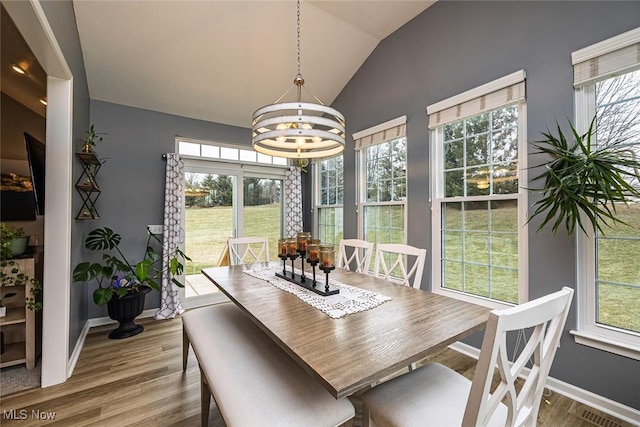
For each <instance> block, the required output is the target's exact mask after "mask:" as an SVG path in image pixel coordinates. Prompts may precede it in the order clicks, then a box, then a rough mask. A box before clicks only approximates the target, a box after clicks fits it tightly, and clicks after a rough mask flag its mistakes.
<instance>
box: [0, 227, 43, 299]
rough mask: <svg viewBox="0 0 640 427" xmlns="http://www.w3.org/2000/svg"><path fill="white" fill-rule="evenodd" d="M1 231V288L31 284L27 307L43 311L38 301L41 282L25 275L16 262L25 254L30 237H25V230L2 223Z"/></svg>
mask: <svg viewBox="0 0 640 427" xmlns="http://www.w3.org/2000/svg"><path fill="white" fill-rule="evenodd" d="M0 231H1V232H2V236H1V238H0V246H1V253H0V287H9V286H25V285H27V284H31V293H30V295H27V296H26V300H25V305H26V306H27V308H28V309H29V310H33V311H37V310H41V309H42V303H41V302H40V301H37V299H36V296H37V295H38V293H39V292H40V291H41V290H42V286H41V284H40V281H39V280H37V279H35V278H32V277H29V276H28V275H27V274H25V273H24V272H23V271H22V270H21V269H20V266H19V265H18V263H17V262H16V261H15V258H16V257H17V256H20V255H22V254H24V253H25V251H26V245H27V242H28V240H29V237H28V236H26V235H25V233H24V229H22V228H19V227H11V226H8V225H6V224H5V223H4V222H3V223H0ZM12 296H13V295H12ZM5 298H6V296H5ZM0 305H1V304H0Z"/></svg>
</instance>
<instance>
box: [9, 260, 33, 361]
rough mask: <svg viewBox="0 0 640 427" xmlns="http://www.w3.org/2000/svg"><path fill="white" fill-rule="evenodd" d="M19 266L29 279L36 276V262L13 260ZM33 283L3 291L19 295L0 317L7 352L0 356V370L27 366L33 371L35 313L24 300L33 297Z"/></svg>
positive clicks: (12, 299)
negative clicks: (7, 367)
mask: <svg viewBox="0 0 640 427" xmlns="http://www.w3.org/2000/svg"><path fill="white" fill-rule="evenodd" d="M13 261H15V263H16V264H17V265H16V267H18V268H19V269H20V271H22V272H23V273H24V274H26V275H27V276H29V277H35V259H34V258H23V259H14V260H13ZM4 268H5V273H7V274H10V273H9V271H7V270H10V269H11V268H12V267H11V266H7V267H4ZM31 288H32V285H31V283H28V284H27V285H23V286H11V287H8V286H5V287H2V291H3V292H9V289H11V292H16V294H17V295H15V296H14V297H11V298H10V299H7V300H6V301H5V305H6V306H7V314H6V315H5V316H4V317H0V330H1V331H2V333H3V334H4V352H3V353H2V354H0V368H4V367H5V366H13V365H20V364H22V363H24V364H25V365H26V367H27V369H33V368H34V366H35V363H36V357H35V353H36V352H35V313H34V312H33V311H32V310H29V309H28V308H27V307H26V305H25V297H27V296H31Z"/></svg>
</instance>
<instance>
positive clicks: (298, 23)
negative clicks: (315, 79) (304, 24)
mask: <svg viewBox="0 0 640 427" xmlns="http://www.w3.org/2000/svg"><path fill="white" fill-rule="evenodd" d="M297 25H298V77H300V76H301V74H300V0H298V22H297Z"/></svg>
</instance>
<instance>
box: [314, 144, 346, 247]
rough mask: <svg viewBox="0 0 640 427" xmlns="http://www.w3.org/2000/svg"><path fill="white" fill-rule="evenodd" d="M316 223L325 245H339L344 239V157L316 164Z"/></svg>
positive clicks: (319, 236) (319, 235)
mask: <svg viewBox="0 0 640 427" xmlns="http://www.w3.org/2000/svg"><path fill="white" fill-rule="evenodd" d="M314 171H315V179H314V182H315V183H316V192H315V194H316V199H315V200H316V221H315V223H316V224H318V238H319V239H320V240H322V242H323V243H329V244H334V245H337V244H338V243H340V240H341V239H342V238H343V227H342V221H343V215H342V203H343V192H344V189H343V188H344V187H343V181H344V176H343V171H344V167H343V160H342V156H337V157H333V158H331V159H327V160H322V161H320V162H318V163H316V164H315V166H314Z"/></svg>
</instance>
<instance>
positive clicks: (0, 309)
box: [0, 292, 18, 317]
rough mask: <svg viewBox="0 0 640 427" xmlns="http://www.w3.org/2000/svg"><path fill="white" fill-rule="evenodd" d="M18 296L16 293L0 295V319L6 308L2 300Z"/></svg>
mask: <svg viewBox="0 0 640 427" xmlns="http://www.w3.org/2000/svg"><path fill="white" fill-rule="evenodd" d="M16 295H18V294H17V293H16V292H7V293H5V294H0V317H4V316H5V315H6V313H7V307H5V306H4V300H6V299H8V298H11V297H15V296H16Z"/></svg>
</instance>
